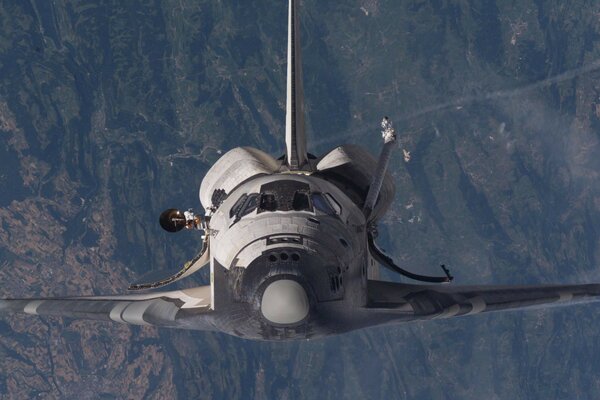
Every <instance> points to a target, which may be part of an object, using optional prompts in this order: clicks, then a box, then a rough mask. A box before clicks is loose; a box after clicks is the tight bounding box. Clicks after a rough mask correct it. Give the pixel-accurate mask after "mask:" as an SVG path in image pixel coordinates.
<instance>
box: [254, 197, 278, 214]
mask: <svg viewBox="0 0 600 400" xmlns="http://www.w3.org/2000/svg"><path fill="white" fill-rule="evenodd" d="M275 210H277V200H275V195H274V194H270V193H263V194H261V195H260V206H259V209H258V212H262V211H275Z"/></svg>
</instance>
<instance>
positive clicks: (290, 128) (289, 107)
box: [285, 0, 308, 171]
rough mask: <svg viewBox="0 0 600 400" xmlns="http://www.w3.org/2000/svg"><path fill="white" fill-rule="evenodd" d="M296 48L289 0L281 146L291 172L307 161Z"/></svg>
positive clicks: (294, 13) (294, 5) (293, 3)
mask: <svg viewBox="0 0 600 400" xmlns="http://www.w3.org/2000/svg"><path fill="white" fill-rule="evenodd" d="M300 47H301V46H300V20H299V18H298V0H289V18H288V59H287V101H286V116H285V145H286V160H287V164H288V166H289V168H290V170H292V171H297V170H302V169H303V168H304V167H305V166H306V165H307V164H308V155H307V153H306V133H305V131H304V90H303V88H302V57H301V49H300Z"/></svg>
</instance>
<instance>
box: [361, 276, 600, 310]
mask: <svg viewBox="0 0 600 400" xmlns="http://www.w3.org/2000/svg"><path fill="white" fill-rule="evenodd" d="M599 300H600V284H587V285H541V286H449V285H409V284H402V283H394V282H382V281H368V301H369V304H368V307H369V308H370V309H377V310H381V311H383V310H390V311H392V310H396V311H398V312H400V313H402V314H404V315H405V316H407V315H412V316H414V317H415V318H414V319H433V318H449V317H456V316H461V315H471V314H478V313H482V312H491V311H504V310H520V309H525V308H544V307H550V306H558V305H570V304H574V303H588V302H595V301H599Z"/></svg>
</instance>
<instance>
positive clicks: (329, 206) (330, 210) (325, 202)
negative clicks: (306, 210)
mask: <svg viewBox="0 0 600 400" xmlns="http://www.w3.org/2000/svg"><path fill="white" fill-rule="evenodd" d="M310 197H311V200H312V203H313V206H314V207H315V208H316V209H317V210H319V211H321V212H322V213H324V214H327V215H340V214H341V213H342V207H341V206H340V204H339V203H338V202H337V201H336V200H335V199H334V198H333V196H331V195H330V194H329V193H311V195H310Z"/></svg>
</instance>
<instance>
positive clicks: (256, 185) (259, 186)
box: [0, 0, 600, 340]
mask: <svg viewBox="0 0 600 400" xmlns="http://www.w3.org/2000/svg"><path fill="white" fill-rule="evenodd" d="M301 61H302V59H301V46H300V23H299V15H298V0H289V15H288V52H287V98H286V124H285V142H286V148H285V154H284V155H283V156H281V157H279V158H274V157H272V156H271V155H269V154H267V153H265V152H263V151H261V150H258V149H255V148H251V147H239V148H234V149H232V150H230V151H229V152H227V153H226V154H224V155H223V156H222V157H221V158H220V159H219V160H218V161H217V162H216V163H215V164H214V165H213V166H212V167H211V169H210V170H209V171H208V173H207V174H206V176H205V177H204V179H203V181H202V184H201V186H200V193H199V194H200V202H201V203H202V205H203V208H204V215H203V216H200V215H198V214H195V213H194V212H193V211H192V210H188V211H184V212H182V211H179V210H177V209H168V210H166V211H165V212H163V213H162V214H161V215H160V217H159V222H160V225H161V226H162V227H163V228H164V229H165V230H167V231H168V232H179V231H182V230H184V229H186V230H196V231H200V232H201V233H200V235H201V238H202V240H201V242H202V246H201V249H200V252H199V253H198V255H197V256H196V257H194V258H193V259H192V260H190V261H189V262H188V263H186V264H185V265H184V266H183V268H182V269H181V270H180V271H179V272H177V273H176V274H175V275H172V276H169V277H166V278H165V279H162V280H159V281H157V282H150V283H140V284H134V285H131V287H130V289H131V290H132V291H134V292H133V293H129V294H125V295H120V296H91V297H63V298H38V299H3V300H0V314H1V313H13V312H24V313H27V314H36V315H58V316H65V317H71V318H88V319H99V320H106V321H115V322H120V323H127V324H136V325H155V326H161V327H172V328H185V329H196V330H205V331H219V332H224V333H227V334H230V335H234V336H238V337H243V338H248V339H260V340H291V339H307V338H319V337H324V336H328V335H334V334H340V333H344V332H348V331H352V330H356V329H361V328H365V327H369V326H376V325H391V324H397V323H400V322H408V321H414V320H424V319H434V318H449V317H456V316H463V315H471V314H477V313H481V312H487V311H501V310H509V309H521V308H527V307H531V306H536V307H539V306H540V305H545V304H553V305H554V304H570V303H573V302H580V301H596V300H598V299H600V285H598V284H587V285H546V286H453V285H450V284H448V283H449V282H450V281H451V280H452V276H451V275H450V273H449V271H448V269H447V268H446V267H445V266H442V272H443V274H441V275H440V276H427V275H421V274H419V273H417V272H415V270H414V268H403V267H401V266H398V265H396V264H395V263H394V261H393V259H392V257H390V256H389V255H387V254H385V253H384V252H383V251H381V250H380V249H379V248H378V247H377V245H376V244H375V239H376V237H377V234H376V233H377V223H378V221H380V220H381V218H382V216H383V215H384V214H385V213H386V211H387V209H388V207H389V206H390V203H391V202H392V200H393V198H394V191H395V188H394V184H393V179H392V177H391V176H390V174H389V173H388V172H387V169H388V164H389V160H390V157H391V156H392V154H393V149H394V148H395V147H396V141H397V138H396V132H395V130H394V128H393V126H392V122H391V121H390V120H389V119H388V118H384V120H383V122H382V126H381V128H382V135H383V142H384V144H383V149H382V151H381V154H380V156H379V159H378V160H376V159H375V158H374V157H372V156H371V155H370V154H369V153H368V152H367V151H366V150H364V149H363V148H361V147H359V146H356V145H341V146H339V147H336V148H334V149H333V150H331V151H329V152H327V153H326V154H323V155H320V156H313V155H312V154H310V153H309V152H308V151H307V142H306V134H305V129H304V101H303V86H302V62H301ZM282 134H283V132H282ZM379 266H383V267H385V268H387V269H389V270H391V271H393V272H395V273H398V274H400V275H402V276H404V277H405V278H409V279H410V280H412V281H421V282H425V284H423V283H419V282H413V283H404V282H403V283H396V282H386V281H381V280H378V279H376V276H377V274H376V270H377V268H378V267H379ZM205 267H206V268H210V284H209V285H206V286H199V287H192V288H189V289H181V290H172V291H164V290H162V289H160V288H162V287H164V286H166V285H168V284H170V283H173V282H175V281H178V280H181V279H183V278H185V277H187V276H189V275H191V274H193V273H194V272H196V271H199V270H200V269H201V268H205ZM156 289H160V290H156Z"/></svg>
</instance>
